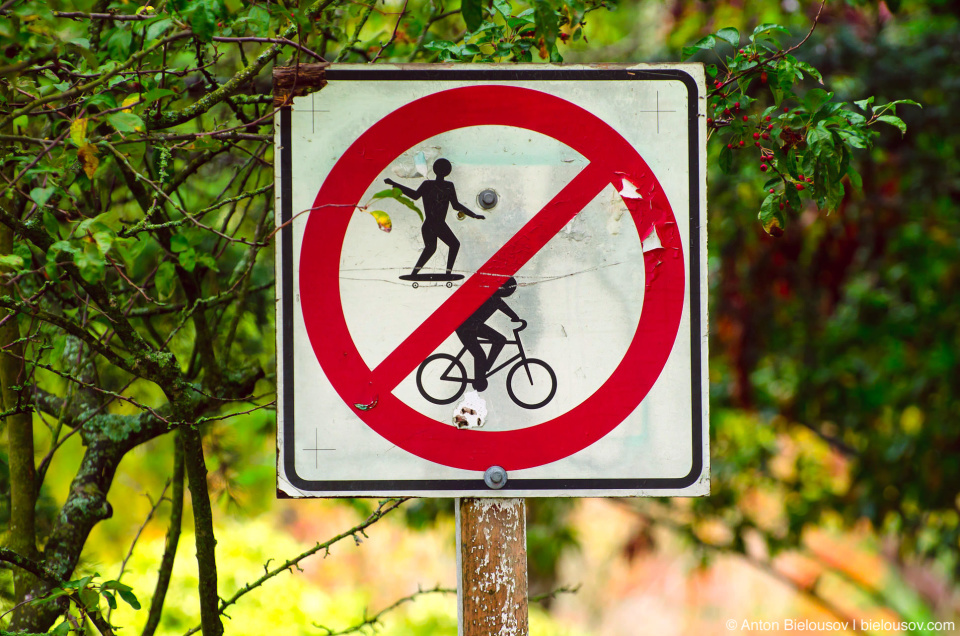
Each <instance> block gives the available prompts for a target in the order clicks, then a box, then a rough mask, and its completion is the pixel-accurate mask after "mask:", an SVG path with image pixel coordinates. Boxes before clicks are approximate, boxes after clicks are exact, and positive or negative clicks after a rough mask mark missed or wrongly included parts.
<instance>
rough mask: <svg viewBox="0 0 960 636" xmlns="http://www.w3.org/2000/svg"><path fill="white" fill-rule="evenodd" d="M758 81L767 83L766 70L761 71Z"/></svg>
mask: <svg viewBox="0 0 960 636" xmlns="http://www.w3.org/2000/svg"><path fill="white" fill-rule="evenodd" d="M760 83H761V84H766V83H767V72H766V71H764V72H763V73H760Z"/></svg>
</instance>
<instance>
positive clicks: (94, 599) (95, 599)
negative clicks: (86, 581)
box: [80, 587, 100, 612]
mask: <svg viewBox="0 0 960 636" xmlns="http://www.w3.org/2000/svg"><path fill="white" fill-rule="evenodd" d="M80 602H81V603H83V606H84V607H85V608H86V609H87V611H88V612H92V611H95V610H96V609H97V608H98V607H100V595H99V594H97V591H96V590H94V589H91V588H89V587H85V588H83V589H82V590H80Z"/></svg>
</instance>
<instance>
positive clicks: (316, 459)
mask: <svg viewBox="0 0 960 636" xmlns="http://www.w3.org/2000/svg"><path fill="white" fill-rule="evenodd" d="M313 446H314V447H313V448H304V449H303V450H305V451H310V452H312V453H313V463H314V466H313V467H314V468H319V467H320V451H332V450H337V449H335V448H320V433H319V431H314V432H313Z"/></svg>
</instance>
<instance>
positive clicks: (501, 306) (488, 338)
mask: <svg viewBox="0 0 960 636" xmlns="http://www.w3.org/2000/svg"><path fill="white" fill-rule="evenodd" d="M516 289H517V280H516V279H515V278H513V277H510V279H508V280H507V282H505V283H504V284H503V285H501V286H500V289H498V290H497V291H496V292H494V294H493V296H491V297H490V298H489V299H488V300H487V302H485V303H484V304H483V305H481V306H480V309H478V310H477V311H475V312H474V313H473V314H472V315H471V316H470V318H468V319H467V320H466V321H464V323H463V324H462V325H461V326H460V327H459V328H458V329H457V330H456V332H455V333H456V334H457V336H458V337H459V338H460V341H461V342H462V343H463V348H462V349H461V350H460V353H458V354H457V355H456V356H453V355H450V354H449V353H436V354H434V355H432V356H429V357H428V358H427V359H426V360H424V361H423V363H422V364H421V365H420V366H419V367H418V368H417V389H418V390H419V391H420V395H422V396H423V397H424V399H426V400H427V401H429V402H432V403H434V404H450V403H451V402H453V401H455V400H456V399H457V398H459V397H460V396H461V395H463V392H464V391H465V390H466V388H467V384H470V383H472V384H473V388H475V389H476V390H478V391H483V390H484V389H486V388H487V385H488V382H487V378H489V377H490V376H492V375H494V374H495V373H497V372H498V371H500V370H502V369H505V368H507V367H508V366H510V365H511V364H513V363H514V362H516V364H514V365H513V367H512V368H511V369H510V371H509V372H508V373H507V378H506V384H507V395H509V396H510V399H511V400H513V402H514V404H516V405H517V406H521V407H523V408H525V409H538V408H540V407H542V406H546V404H547V403H549V402H550V400H552V399H553V396H554V395H556V393H557V374H556V373H554V371H553V369H552V368H551V367H550V365H549V364H547V363H546V362H544V361H543V360H538V359H536V358H529V357H527V354H526V351H524V348H523V342H521V340H520V332H521V331H523V330H524V329H526V328H527V321H526V320H523V319H522V318H520V317H519V316H518V315H517V314H516V313H515V312H514V311H513V310H512V309H510V307H509V305H507V304H506V302H504V300H503V299H504V298H507V297H509V296H511V295H513V292H514V291H516ZM496 311H502V312H504V313H505V314H507V315H508V316H509V317H510V318H512V319H513V321H514V322H517V323H520V326H519V327H516V328H514V330H513V340H508V339H507V338H506V336H504V335H503V334H502V333H500V332H499V331H497V330H496V329H494V328H493V327H491V326H489V325H487V324H486V321H487V320H488V319H489V318H490V316H491V315H492V314H493V313H494V312H496ZM484 345H489V349H484V348H483V347H484ZM507 345H511V346H512V345H516V347H517V353H516V355H514V356H512V357H511V358H509V359H507V360H506V361H505V362H502V363H501V364H500V365H499V366H497V367H496V368H492V367H493V365H494V364H495V363H496V360H497V358H498V357H499V356H500V352H501V351H503V348H504V347H505V346H507ZM468 351H469V352H470V354H471V355H472V356H473V377H469V376H468V375H467V369H466V366H465V365H464V364H463V361H462V360H461V359H462V358H463V356H464V354H465V353H467V352H468Z"/></svg>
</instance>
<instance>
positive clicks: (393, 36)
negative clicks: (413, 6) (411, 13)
mask: <svg viewBox="0 0 960 636" xmlns="http://www.w3.org/2000/svg"><path fill="white" fill-rule="evenodd" d="M408 1H409V0H403V7H401V8H400V15H398V16H397V22H396V24H394V25H393V33H391V34H390V39H389V40H387V42H386V44H384V45H383V46H381V47H380V50H379V51H377V54H376V55H374V56H373V59H372V60H370V62H371V63H373V62H376V61H377V60H379V59H380V55H381V54H383V50H384V49H386V48H387V47H388V46H390V45H391V44H393V41H394V40H396V39H397V30H398V29H399V28H400V21H401V20H403V16H404V15H406V13H407V2H408Z"/></svg>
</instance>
